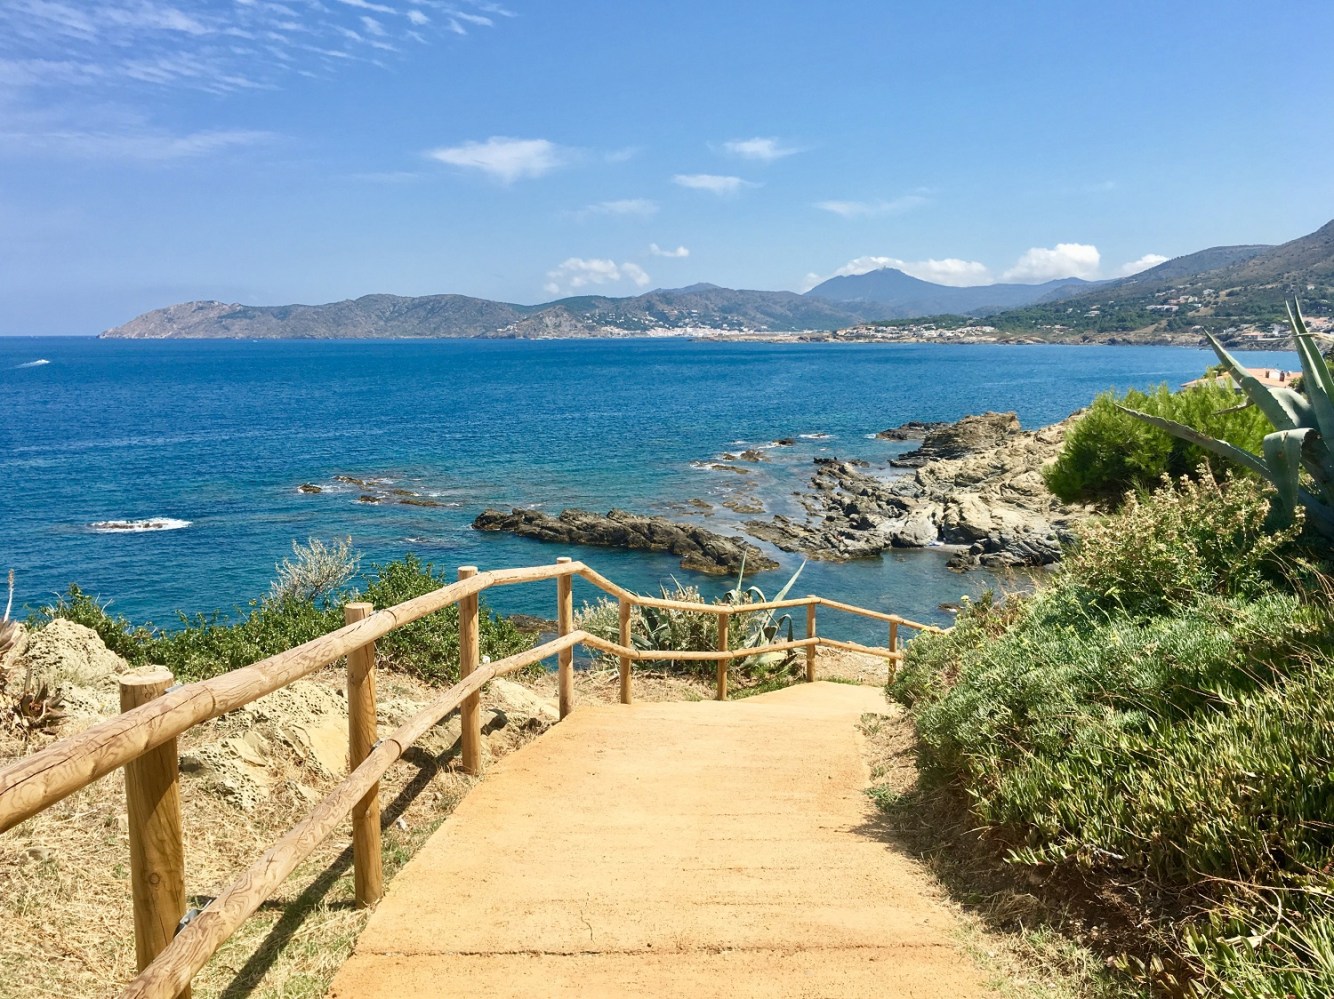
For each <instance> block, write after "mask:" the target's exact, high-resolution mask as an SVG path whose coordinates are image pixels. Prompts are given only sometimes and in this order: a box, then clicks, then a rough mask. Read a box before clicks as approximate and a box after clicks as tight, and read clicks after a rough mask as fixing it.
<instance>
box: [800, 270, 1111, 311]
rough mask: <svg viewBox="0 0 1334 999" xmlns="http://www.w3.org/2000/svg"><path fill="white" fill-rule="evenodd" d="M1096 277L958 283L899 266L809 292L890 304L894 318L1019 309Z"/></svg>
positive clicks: (844, 278) (1086, 285)
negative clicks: (913, 273) (917, 275)
mask: <svg viewBox="0 0 1334 999" xmlns="http://www.w3.org/2000/svg"><path fill="white" fill-rule="evenodd" d="M1095 284H1096V282H1091V281H1084V280H1081V279H1080V278H1073V277H1071V278H1059V279H1057V280H1055V281H1048V282H1046V283H1044V284H987V285H973V286H970V287H964V288H956V287H951V286H948V285H943V284H933V283H932V282H930V281H922V280H920V279H919V278H915V277H912V276H910V275H908V274H905V273H903V271H901V270H898V269H896V268H893V267H882V268H880V269H879V270H874V271H869V272H868V273H866V274H853V275H847V276H840V277H834V278H830V279H829V280H828V281H825V282H823V283H821V284H817V285H816V286H815V287H814V288H812V289H811V290H810V291H808V292H807V293H806V294H807V296H808V297H812V298H826V299H830V300H832V301H835V302H849V303H857V304H861V305H867V304H876V305H884V306H887V307H888V308H889V309H890V310H891V312H892V316H891V318H895V319H910V318H912V317H914V316H937V315H944V314H946V313H953V314H956V315H978V314H983V313H986V312H995V311H999V310H1001V309H1013V308H1017V307H1019V306H1023V305H1030V304H1032V303H1034V302H1044V301H1049V300H1051V299H1054V298H1060V297H1064V296H1066V295H1071V294H1078V293H1080V292H1082V291H1085V290H1086V289H1088V288H1091V287H1094V285H1095Z"/></svg>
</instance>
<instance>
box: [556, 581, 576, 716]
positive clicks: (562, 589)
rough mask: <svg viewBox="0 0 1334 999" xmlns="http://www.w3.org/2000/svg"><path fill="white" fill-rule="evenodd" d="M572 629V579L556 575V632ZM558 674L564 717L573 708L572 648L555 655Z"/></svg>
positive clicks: (563, 633)
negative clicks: (558, 669)
mask: <svg viewBox="0 0 1334 999" xmlns="http://www.w3.org/2000/svg"><path fill="white" fill-rule="evenodd" d="M569 561H570V558H569V556H567V555H563V556H561V557H560V558H558V559H556V564H557V565H564V564H565V563H567V562H569ZM572 631H574V580H573V579H572V578H571V577H570V576H569V575H565V576H557V577H556V634H557V635H560V636H565V635H568V634H569V633H570V632H572ZM556 661H557V663H558V664H559V668H560V675H559V676H558V677H557V679H558V680H559V683H560V716H561V717H562V718H564V717H565V716H566V715H568V714H569V713H570V712H571V711H572V710H573V709H574V649H564V650H563V651H561V653H560V654H559V656H558V657H557V660H556Z"/></svg>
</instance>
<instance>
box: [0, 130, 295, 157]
mask: <svg viewBox="0 0 1334 999" xmlns="http://www.w3.org/2000/svg"><path fill="white" fill-rule="evenodd" d="M275 138H276V136H274V135H273V134H272V133H271V132H260V131H249V130H244V129H211V130H204V131H197V132H186V133H181V134H172V133H169V132H164V131H160V130H155V129H151V128H147V127H138V128H125V129H122V130H119V131H112V130H100V131H99V130H85V129H79V128H71V127H61V126H58V125H52V126H51V127H48V128H45V129H43V128H40V127H39V128H29V129H27V130H23V131H6V130H5V129H4V128H3V127H0V148H4V147H8V148H10V149H22V150H24V151H25V152H33V151H38V152H46V153H51V154H55V155H59V156H65V157H71V158H76V159H87V160H95V161H121V162H139V163H169V162H174V161H179V160H189V159H201V158H204V157H209V156H215V155H217V154H219V153H223V152H226V151H229V150H234V149H240V148H246V147H251V146H256V145H260V144H265V143H269V142H272V141H273V140H274V139H275Z"/></svg>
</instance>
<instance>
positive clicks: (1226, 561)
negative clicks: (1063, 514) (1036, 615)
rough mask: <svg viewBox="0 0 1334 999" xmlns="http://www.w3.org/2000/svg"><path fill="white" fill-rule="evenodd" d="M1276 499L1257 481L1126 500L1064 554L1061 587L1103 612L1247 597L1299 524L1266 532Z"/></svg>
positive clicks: (1187, 482) (1209, 478) (1205, 483)
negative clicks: (1083, 594) (1225, 596)
mask: <svg viewBox="0 0 1334 999" xmlns="http://www.w3.org/2000/svg"><path fill="white" fill-rule="evenodd" d="M1272 494H1273V491H1272V490H1271V489H1270V488H1268V487H1267V486H1265V485H1264V484H1263V483H1261V482H1260V481H1258V480H1256V479H1253V478H1245V479H1233V478H1231V476H1230V475H1229V476H1228V477H1226V478H1224V479H1223V480H1222V481H1219V480H1217V479H1215V478H1214V477H1213V475H1212V474H1211V473H1210V472H1209V470H1208V469H1206V468H1201V469H1200V472H1199V475H1198V478H1196V479H1189V478H1185V477H1183V478H1182V479H1181V480H1180V481H1179V482H1178V483H1177V484H1176V488H1173V487H1172V484H1171V483H1167V484H1166V487H1165V488H1161V489H1159V490H1158V491H1157V492H1156V493H1154V494H1153V495H1152V496H1151V497H1149V498H1147V499H1141V498H1139V497H1136V496H1130V497H1128V498H1127V500H1126V503H1125V505H1124V506H1123V507H1122V509H1121V510H1120V511H1119V512H1118V513H1117V514H1116V515H1115V516H1112V517H1105V518H1101V519H1098V520H1094V521H1091V522H1089V523H1087V524H1085V525H1084V526H1083V527H1082V528H1081V529H1080V531H1079V535H1078V540H1077V542H1076V543H1075V544H1073V545H1072V546H1070V548H1069V550H1067V551H1066V553H1065V560H1064V566H1063V569H1062V572H1063V580H1064V582H1065V583H1066V584H1067V585H1069V586H1073V587H1076V588H1079V589H1081V590H1083V591H1086V592H1088V593H1089V594H1090V596H1091V598H1092V600H1093V602H1094V603H1095V604H1096V605H1097V606H1098V607H1100V608H1101V609H1102V610H1104V611H1111V610H1113V609H1116V608H1120V609H1122V610H1124V611H1126V612H1127V613H1129V614H1133V615H1138V614H1146V613H1150V614H1151V613H1157V612H1160V611H1166V610H1170V609H1172V608H1181V607H1186V606H1189V605H1190V604H1191V603H1193V602H1194V601H1196V600H1198V599H1199V598H1201V597H1204V596H1207V595H1210V594H1231V595H1235V596H1247V595H1253V594H1256V593H1259V592H1261V591H1262V590H1263V589H1264V588H1265V587H1266V586H1267V585H1268V583H1269V582H1270V581H1272V580H1273V579H1275V578H1276V576H1277V575H1278V572H1279V568H1280V562H1281V555H1282V553H1283V552H1284V551H1286V550H1289V549H1290V548H1291V545H1292V542H1293V541H1295V539H1296V538H1297V536H1298V535H1299V534H1300V533H1301V529H1300V524H1295V525H1294V526H1292V527H1290V528H1288V529H1285V530H1281V531H1271V530H1270V527H1269V521H1270V497H1271V496H1272Z"/></svg>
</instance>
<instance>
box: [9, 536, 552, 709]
mask: <svg viewBox="0 0 1334 999" xmlns="http://www.w3.org/2000/svg"><path fill="white" fill-rule="evenodd" d="M294 548H296V549H297V550H298V556H299V554H300V551H299V546H295V545H294ZM280 572H281V567H280ZM449 581H450V580H448V579H446V578H445V577H444V575H443V574H439V573H436V572H435V570H434V568H433V567H432V566H431V565H430V564H429V563H427V564H422V563H421V562H420V561H418V559H417V557H416V556H415V555H412V554H408V555H406V556H404V558H402V559H400V560H398V561H395V562H388V563H385V564H384V565H376V566H373V567H372V569H371V573H370V575H369V577H368V579H367V580H366V590H365V592H364V594H363V593H358V591H356V590H349V591H346V592H343V593H339V594H328V593H325V594H323V595H318V596H316V597H315V598H314V599H300V598H298V597H296V596H292V595H283V596H279V597H273V596H270V597H268V598H265V599H263V600H252V601H251V602H250V603H249V605H248V606H247V607H246V608H245V609H241V608H238V609H237V610H236V612H235V614H234V615H232V616H231V617H230V618H228V617H224V616H223V614H222V613H221V612H219V611H214V612H213V613H212V614H196V615H194V616H193V617H190V616H187V615H185V614H181V615H180V616H179V618H180V627H179V628H178V629H176V630H173V631H165V630H160V629H158V628H155V627H154V626H153V625H152V624H151V623H148V624H143V625H134V624H132V623H131V622H129V621H128V620H126V619H125V618H124V617H120V616H112V615H111V614H108V613H107V610H106V606H105V605H103V604H101V603H99V602H98V601H97V600H96V599H94V598H93V597H91V596H90V595H88V594H87V593H84V592H83V591H82V590H81V589H80V588H79V587H78V586H75V585H71V586H70V588H69V591H68V593H67V594H66V595H65V596H64V597H62V598H60V599H59V600H58V601H57V602H56V603H55V604H51V605H48V606H45V607H42V608H40V609H38V610H37V611H36V612H35V613H34V614H33V615H31V618H30V620H31V623H32V624H34V625H35V626H40V625H41V624H44V623H45V622H47V621H49V620H51V619H52V618H57V617H61V618H67V619H68V620H71V621H74V622H75V623H77V624H82V625H85V626H86V627H89V628H92V629H93V630H94V631H96V632H97V633H98V635H99V636H101V638H102V641H103V642H104V643H105V644H106V646H107V648H108V649H110V650H111V651H112V652H115V653H116V654H117V655H119V656H120V657H121V658H123V659H125V660H126V661H127V662H128V663H130V665H131V666H142V665H145V664H147V663H154V664H157V665H161V666H166V667H167V668H168V669H170V670H171V671H172V673H174V674H175V675H176V676H177V677H178V678H179V679H181V680H201V679H206V678H207V677H210V676H217V675H218V674H220V673H226V672H228V671H230V670H234V669H239V668H240V667H242V666H248V665H250V664H251V663H253V662H256V661H258V660H260V659H264V658H266V657H268V656H271V655H275V654H276V653H279V652H282V651H285V650H286V649H290V648H292V647H293V646H296V645H301V644H302V643H304V642H308V641H310V640H311V639H314V638H318V637H319V636H320V635H323V634H326V633H327V632H330V631H333V630H335V629H337V628H340V627H342V625H343V610H342V608H343V605H344V604H345V603H349V602H351V601H354V600H367V601H370V602H371V603H373V604H374V605H375V606H376V607H391V606H393V605H394V604H397V603H402V602H403V601H405V600H409V599H411V598H413V597H418V596H421V595H422V594H425V593H430V592H431V591H432V590H437V589H439V588H440V587H442V586H445V585H446V584H447V583H448V582H449ZM480 626H481V627H480V644H481V650H482V654H483V655H485V656H489V657H491V658H492V659H500V658H504V657H505V656H510V655H514V654H515V653H518V652H521V651H523V650H525V649H528V648H530V647H531V646H532V641H531V639H530V638H529V637H528V636H526V635H524V634H522V633H521V632H520V631H519V630H518V629H517V628H515V627H514V626H513V625H512V624H510V622H509V621H508V620H506V619H504V618H500V617H498V616H496V615H495V614H493V613H491V612H490V611H489V610H487V609H486V608H485V607H482V609H481V615H480ZM376 655H377V660H378V661H379V662H380V663H381V664H382V665H385V666H389V667H391V668H394V669H398V670H400V671H402V672H405V673H411V674H413V675H415V676H418V677H420V678H422V679H424V680H427V681H430V682H434V683H453V682H454V681H456V680H457V679H458V655H459V641H458V607H457V606H454V607H447V608H445V609H444V610H441V611H437V612H436V613H434V614H430V615H428V616H427V617H424V618H422V619H421V620H419V621H414V622H412V623H411V624H408V625H404V626H403V627H401V628H397V629H395V630H394V631H392V632H390V633H389V634H388V635H386V636H385V637H384V638H382V639H380V640H379V641H378V642H377V643H376Z"/></svg>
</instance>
